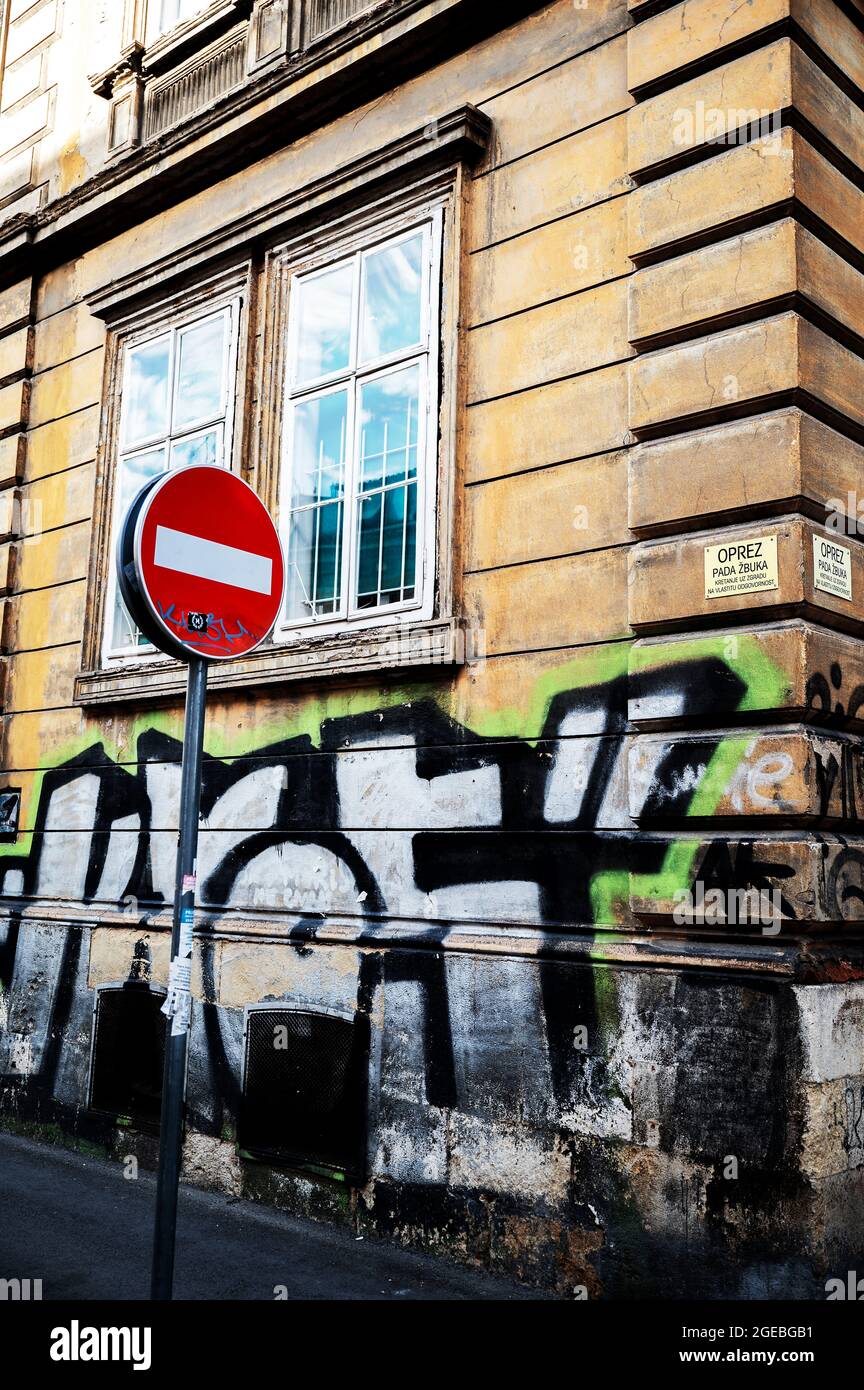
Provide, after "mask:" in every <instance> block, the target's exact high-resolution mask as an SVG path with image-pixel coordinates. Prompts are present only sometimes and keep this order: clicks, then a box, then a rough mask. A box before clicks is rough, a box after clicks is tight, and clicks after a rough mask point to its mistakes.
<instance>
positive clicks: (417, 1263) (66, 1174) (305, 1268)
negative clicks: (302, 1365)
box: [0, 1133, 540, 1301]
mask: <svg viewBox="0 0 864 1390" xmlns="http://www.w3.org/2000/svg"><path fill="white" fill-rule="evenodd" d="M155 1193H156V1183H155V1178H154V1175H153V1174H151V1173H146V1172H143V1171H142V1172H139V1177H138V1178H137V1179H136V1180H135V1181H129V1180H127V1179H126V1178H124V1177H123V1169H122V1166H121V1165H120V1164H119V1163H108V1162H105V1161H104V1160H102V1159H97V1158H89V1157H83V1156H82V1155H80V1154H77V1153H70V1152H67V1151H66V1150H64V1149H59V1148H54V1147H51V1146H50V1145H46V1144H38V1143H34V1142H32V1141H31V1140H29V1139H20V1138H18V1137H15V1136H12V1135H8V1134H3V1133H0V1279H11V1278H19V1279H26V1278H30V1279H41V1280H42V1297H43V1300H52V1299H72V1300H77V1299H88V1300H89V1299H110V1300H113V1299H142V1298H146V1297H147V1293H148V1286H149V1266H150V1249H151V1233H152V1225H153V1209H154V1201H155ZM277 1285H283V1286H285V1287H286V1288H287V1291H288V1298H289V1299H316V1300H322V1299H360V1300H374V1301H380V1300H389V1299H395V1300H398V1301H410V1300H417V1299H421V1300H433V1299H449V1300H461V1301H465V1300H484V1301H494V1300H500V1299H507V1300H513V1299H518V1300H525V1299H536V1298H538V1297H540V1295H538V1294H537V1293H535V1292H533V1291H532V1290H528V1289H524V1288H521V1287H520V1286H518V1285H513V1284H509V1283H505V1282H503V1281H502V1280H498V1279H491V1278H489V1277H487V1276H485V1275H483V1274H482V1273H476V1272H474V1271H471V1270H467V1269H462V1268H460V1267H459V1266H457V1265H452V1264H450V1263H449V1262H447V1261H444V1260H441V1259H438V1258H436V1257H433V1256H428V1255H419V1254H413V1253H411V1252H408V1251H405V1250H401V1249H399V1248H398V1247H396V1246H392V1245H389V1244H387V1243H386V1242H384V1241H380V1240H374V1239H372V1238H370V1237H368V1236H367V1237H365V1238H364V1239H363V1240H357V1239H355V1237H354V1235H353V1234H352V1233H351V1231H349V1230H345V1229H342V1228H340V1227H334V1226H329V1225H324V1224H319V1223H317V1222H313V1221H306V1220H303V1219H300V1218H297V1217H292V1216H286V1215H285V1214H283V1213H282V1212H277V1211H274V1210H272V1209H271V1208H268V1207H263V1206H259V1205H257V1204H256V1203H254V1202H245V1201H236V1200H232V1199H229V1198H225V1197H223V1196H219V1195H216V1194H214V1193H209V1192H200V1191H198V1190H197V1189H195V1188H191V1187H182V1188H181V1190H180V1207H179V1216H178V1226H177V1263H176V1274H175V1285H174V1296H175V1298H178V1299H181V1298H182V1299H259V1300H272V1299H273V1298H274V1290H275V1289H276V1287H277Z"/></svg>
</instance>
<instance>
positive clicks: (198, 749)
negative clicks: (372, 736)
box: [116, 464, 285, 1299]
mask: <svg viewBox="0 0 864 1390" xmlns="http://www.w3.org/2000/svg"><path fill="white" fill-rule="evenodd" d="M116 558H117V582H118V584H119V586H120V592H121V594H122V596H123V601H124V603H125V604H126V607H127V608H128V610H129V616H130V617H131V618H132V621H133V622H134V623H135V624H136V625H137V627H139V628H140V629H141V631H142V632H143V634H144V636H145V637H147V638H149V640H150V641H151V642H153V643H154V645H155V646H157V647H160V648H161V649H162V651H164V652H168V653H169V655H171V656H179V657H180V658H181V660H184V661H186V662H187V663H188V678H187V683H186V720H185V728H184V731H183V765H182V770H181V775H180V827H179V829H180V834H179V837H178V842H177V870H176V876H175V889H174V920H173V923H172V927H171V961H170V965H169V970H168V991H167V994H166V997H165V1004H164V1005H163V1008H162V1012H163V1013H164V1014H166V1015H167V1017H168V1023H167V1036H166V1039H165V1071H164V1076H163V1081H162V1112H161V1120H160V1126H159V1130H160V1133H159V1173H158V1177H157V1181H156V1222H155V1226H154V1232H153V1265H152V1276H151V1284H150V1290H151V1295H150V1296H151V1298H154V1299H170V1298H171V1293H172V1287H173V1280H174V1244H175V1235H176V1225H177V1187H178V1183H179V1180H180V1164H181V1155H182V1147H183V1107H184V1104H185V1096H186V1048H187V1037H188V1033H189V1027H190V1022H191V1017H192V992H191V977H192V940H193V933H194V926H195V888H196V884H197V875H198V863H197V854H198V821H199V814H200V806H201V769H202V759H203V756H204V715H205V702H206V698H207V666H208V662H210V661H229V660H230V659H231V658H232V657H238V656H246V655H247V654H248V653H249V652H251V651H252V650H253V649H254V648H255V647H257V646H258V644H259V643H260V642H263V641H264V638H265V637H266V636H267V635H268V633H269V632H270V630H271V628H272V627H273V624H274V623H275V621H276V618H277V616H278V613H279V609H280V608H281V606H282V591H283V587H284V584H285V567H284V564H283V560H282V547H281V545H280V544H279V535H278V532H277V530H276V527H275V526H274V524H273V521H272V520H271V518H270V514H269V512H268V511H267V508H266V507H265V506H264V504H263V502H262V501H261V500H260V498H259V497H258V496H257V495H256V494H255V493H254V492H253V491H252V489H251V487H248V486H247V484H246V483H244V482H243V481H242V479H241V478H238V477H237V475H236V474H235V473H229V472H228V470H227V469H226V468H214V467H212V466H210V465H197V464H195V465H193V466H191V467H189V468H178V469H174V470H173V471H171V472H169V473H163V474H160V475H159V476H158V477H156V478H152V479H151V480H150V482H148V483H146V484H145V486H144V487H143V488H142V489H141V491H140V492H139V493H138V495H137V497H135V499H134V500H133V502H132V505H131V506H130V508H129V510H128V512H127V513H126V516H125V518H124V520H123V524H122V526H121V528H120V536H119V539H118V542H117V557H116Z"/></svg>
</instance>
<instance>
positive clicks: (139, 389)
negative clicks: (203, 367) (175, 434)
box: [120, 334, 171, 444]
mask: <svg viewBox="0 0 864 1390" xmlns="http://www.w3.org/2000/svg"><path fill="white" fill-rule="evenodd" d="M170 344H171V339H170V337H169V335H168V334H166V335H165V337H164V338H155V339H153V341H152V342H149V343H143V344H142V345H141V347H137V348H131V349H130V351H129V358H128V367H127V375H126V382H125V386H124V391H123V405H122V415H123V424H122V428H121V431H120V433H121V437H122V439H123V442H124V444H135V443H137V441H138V440H143V439H153V438H154V437H155V436H157V435H164V434H167V433H168V363H169V358H170Z"/></svg>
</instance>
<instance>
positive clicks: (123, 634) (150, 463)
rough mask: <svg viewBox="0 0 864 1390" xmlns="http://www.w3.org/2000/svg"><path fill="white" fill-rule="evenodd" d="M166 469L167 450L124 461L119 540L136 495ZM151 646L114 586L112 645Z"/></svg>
mask: <svg viewBox="0 0 864 1390" xmlns="http://www.w3.org/2000/svg"><path fill="white" fill-rule="evenodd" d="M164 470H165V450H164V449H150V450H148V452H147V453H146V454H136V455H135V457H134V458H126V459H122V460H121V461H120V466H119V469H118V477H117V529H116V530H115V540H116V536H117V534H118V533H119V529H120V526H121V524H122V521H123V517H124V516H125V514H126V511H127V509H128V507H129V504H130V502H131V501H132V499H133V498H134V497H135V494H136V493H137V492H138V491H139V489H140V488H142V487H143V486H144V484H145V483H146V482H147V480H148V479H149V478H155V477H156V476H157V474H159V473H162V472H164ZM146 645H147V641H146V638H144V637H142V636H141V633H140V632H139V631H138V629H137V628H136V627H135V626H134V625H133V623H132V620H131V618H130V617H129V615H128V613H127V612H126V609H125V608H124V606H123V602H122V600H121V598H120V592H119V590H118V589H117V587H116V584H115V589H114V615H113V620H112V625H111V647H112V650H115V649H118V650H119V649H126V648H128V647H144V646H146Z"/></svg>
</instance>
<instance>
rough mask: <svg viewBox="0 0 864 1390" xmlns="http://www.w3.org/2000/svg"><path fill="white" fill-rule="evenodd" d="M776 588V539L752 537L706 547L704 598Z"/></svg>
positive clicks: (725, 596) (771, 537)
mask: <svg viewBox="0 0 864 1390" xmlns="http://www.w3.org/2000/svg"><path fill="white" fill-rule="evenodd" d="M776 588H777V537H776V536H751V537H747V538H744V539H742V540H734V541H727V542H726V543H725V544H724V545H706V547H705V597H706V598H732V597H733V596H734V595H735V594H753V593H756V592H757V590H759V589H776Z"/></svg>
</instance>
